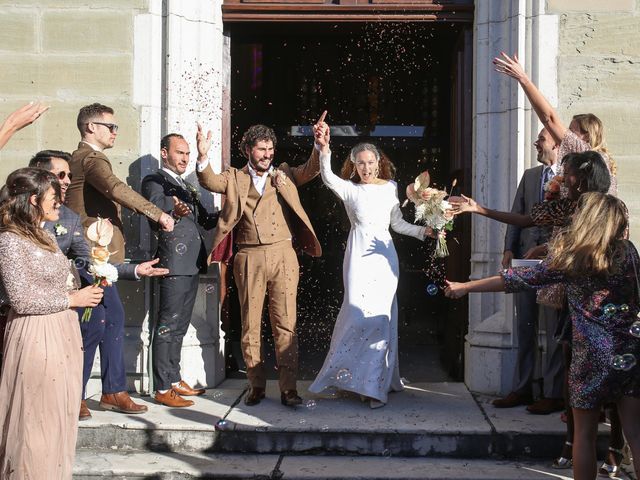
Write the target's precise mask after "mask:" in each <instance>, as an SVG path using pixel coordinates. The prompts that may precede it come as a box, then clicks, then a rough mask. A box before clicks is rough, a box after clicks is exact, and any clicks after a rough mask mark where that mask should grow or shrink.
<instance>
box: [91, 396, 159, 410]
mask: <svg viewBox="0 0 640 480" xmlns="http://www.w3.org/2000/svg"><path fill="white" fill-rule="evenodd" d="M100 407H101V408H104V409H105V410H113V411H114V412H120V413H144V412H146V411H147V406H146V405H138V404H137V403H135V402H134V401H133V400H132V399H131V397H130V396H129V394H128V393H127V392H116V393H103V394H102V397H100Z"/></svg>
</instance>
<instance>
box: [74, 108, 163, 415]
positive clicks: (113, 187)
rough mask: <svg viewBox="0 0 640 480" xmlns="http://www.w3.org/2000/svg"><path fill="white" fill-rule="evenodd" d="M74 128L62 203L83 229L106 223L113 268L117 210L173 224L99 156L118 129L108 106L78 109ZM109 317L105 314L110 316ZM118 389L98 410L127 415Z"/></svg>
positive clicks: (117, 259)
mask: <svg viewBox="0 0 640 480" xmlns="http://www.w3.org/2000/svg"><path fill="white" fill-rule="evenodd" d="M77 127H78V130H79V131H80V135H81V137H82V139H81V141H80V144H79V145H78V149H77V150H76V151H74V152H73V153H72V154H71V161H70V162H69V168H70V173H71V174H72V176H73V178H72V180H71V184H70V185H69V187H68V189H67V192H66V205H67V207H69V208H70V209H71V210H73V211H74V212H76V213H77V214H78V215H80V219H81V221H82V225H83V227H84V228H85V229H86V228H88V227H89V225H91V224H92V223H93V222H94V221H96V220H97V218H98V217H100V218H106V219H109V220H110V221H111V223H112V224H113V226H114V229H113V238H112V240H111V244H110V245H109V251H110V252H113V253H112V254H111V256H110V258H109V261H110V262H111V263H113V264H119V263H124V257H125V240H124V232H123V224H122V217H121V209H122V207H126V208H128V209H129V210H132V211H134V212H136V213H139V214H141V215H144V216H146V217H148V218H149V219H150V220H151V221H154V222H157V223H158V224H159V226H160V227H161V228H162V230H165V231H167V232H171V231H172V230H173V225H174V220H173V218H172V217H171V215H169V214H167V213H165V212H163V211H162V210H161V209H159V208H158V207H156V206H155V205H154V204H153V203H151V202H149V201H148V200H147V199H145V198H144V197H143V196H142V195H140V194H138V193H137V192H135V191H134V190H133V189H132V188H130V187H129V185H127V184H126V183H124V182H123V181H122V180H120V179H119V178H118V177H117V176H116V175H115V174H114V173H113V168H112V166H111V162H110V161H109V159H108V158H107V156H106V155H105V154H104V150H107V149H109V148H112V147H113V144H114V143H115V140H116V135H117V131H118V126H117V125H116V123H115V121H114V117H113V109H112V108H110V107H108V106H106V105H101V104H99V103H93V104H91V105H86V106H84V107H82V108H81V109H80V111H79V112H78V118H77ZM107 310H108V309H107ZM108 314H109V316H110V315H111V312H108ZM123 315H124V313H123ZM123 321H124V317H123ZM119 385H120V387H119V388H120V390H119V391H114V392H107V393H108V394H109V395H106V396H105V395H104V393H105V392H104V391H103V397H102V400H101V402H100V406H101V407H103V408H107V409H110V410H116V411H120V412H125V413H130V412H129V410H130V409H129V408H128V404H127V402H126V398H125V396H124V395H123V393H125V392H124V390H125V388H126V385H125V384H124V383H122V384H119ZM114 390H115V389H114Z"/></svg>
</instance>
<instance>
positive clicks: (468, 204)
mask: <svg viewBox="0 0 640 480" xmlns="http://www.w3.org/2000/svg"><path fill="white" fill-rule="evenodd" d="M449 203H450V204H451V207H452V210H453V213H454V214H455V215H460V214H461V213H477V214H479V215H482V216H483V217H487V218H491V219H492V220H497V221H499V222H502V223H507V224H510V225H516V226H518V227H521V228H526V227H531V226H533V225H534V223H533V219H532V218H531V216H530V215H523V214H520V213H511V212H501V211H498V210H491V209H489V208H485V207H483V206H482V205H480V204H479V203H477V202H476V201H475V200H474V199H473V198H469V197H465V196H464V195H462V196H461V197H450V198H449Z"/></svg>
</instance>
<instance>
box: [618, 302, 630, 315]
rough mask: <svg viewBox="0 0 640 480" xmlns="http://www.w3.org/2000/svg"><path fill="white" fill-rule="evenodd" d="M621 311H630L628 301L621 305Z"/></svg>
mask: <svg viewBox="0 0 640 480" xmlns="http://www.w3.org/2000/svg"><path fill="white" fill-rule="evenodd" d="M620 311H621V312H622V313H627V312H628V311H629V305H627V304H626V303H623V304H622V305H620Z"/></svg>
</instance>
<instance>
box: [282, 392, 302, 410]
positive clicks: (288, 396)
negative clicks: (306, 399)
mask: <svg viewBox="0 0 640 480" xmlns="http://www.w3.org/2000/svg"><path fill="white" fill-rule="evenodd" d="M280 401H281V402H282V404H283V405H284V406H285V407H295V406H296V405H300V404H302V399H301V398H300V397H299V396H298V392H297V391H296V390H287V391H286V392H282V393H281V394H280Z"/></svg>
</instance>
